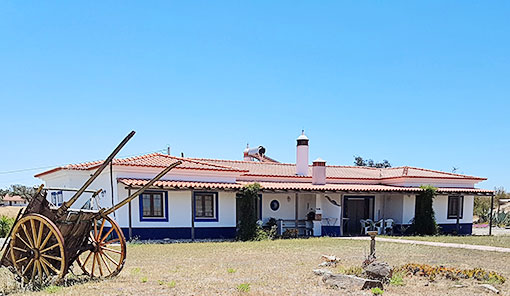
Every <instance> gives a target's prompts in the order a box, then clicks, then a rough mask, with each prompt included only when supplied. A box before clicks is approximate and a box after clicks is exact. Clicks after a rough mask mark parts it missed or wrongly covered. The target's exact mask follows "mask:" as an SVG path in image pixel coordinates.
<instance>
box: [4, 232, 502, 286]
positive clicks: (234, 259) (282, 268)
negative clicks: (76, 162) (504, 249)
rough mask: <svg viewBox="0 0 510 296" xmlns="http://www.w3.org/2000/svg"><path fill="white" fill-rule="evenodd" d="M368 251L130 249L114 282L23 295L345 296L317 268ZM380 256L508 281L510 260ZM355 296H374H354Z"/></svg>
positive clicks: (422, 251) (363, 246)
mask: <svg viewBox="0 0 510 296" xmlns="http://www.w3.org/2000/svg"><path fill="white" fill-rule="evenodd" d="M368 244H369V242H367V241H350V240H337V239H334V238H313V239H299V240H276V241H263V242H247V243H241V242H221V243H182V244H150V245H136V244H134V245H133V244H131V245H129V247H128V255H127V261H126V265H125V267H124V270H123V271H122V272H121V274H120V275H119V276H118V277H116V278H113V279H109V280H104V281H88V282H85V283H81V284H77V285H74V286H70V287H63V288H53V287H52V288H49V289H47V290H46V292H32V293H26V294H28V295H38V294H46V293H47V292H53V293H55V294H56V295H80V296H85V295H232V294H234V295H339V294H341V295H346V293H345V292H344V291H338V290H332V289H327V288H326V287H325V286H324V285H323V284H322V282H320V280H319V277H317V276H315V275H314V274H313V273H312V270H313V269H316V268H317V265H318V264H319V263H320V256H321V255H322V254H331V255H336V256H338V257H340V258H342V265H343V266H345V267H349V266H359V265H360V264H361V262H362V260H363V259H364V257H365V255H366V254H367V252H368ZM377 254H378V258H379V259H382V260H385V261H387V262H389V263H390V264H391V265H394V266H396V265H401V264H405V263H410V262H416V263H427V264H434V265H438V264H441V265H446V266H451V267H457V268H473V267H482V268H485V269H487V270H492V271H497V272H500V273H502V274H503V275H504V276H506V277H507V278H508V277H510V264H509V263H510V254H501V253H495V252H481V251H471V250H462V249H450V248H438V247H428V246H415V245H407V244H396V243H382V242H381V243H378V244H377ZM0 277H3V278H0V283H2V282H4V283H6V284H8V283H9V282H10V281H11V278H10V276H9V275H8V274H7V273H6V272H5V270H0ZM404 281H405V286H403V287H396V286H387V289H386V291H385V293H384V295H463V296H464V295H484V294H485V293H486V292H484V291H482V290H481V289H480V288H478V287H477V286H476V285H477V284H478V283H477V282H475V281H473V280H463V281H462V282H461V283H463V284H465V285H467V287H463V288H455V287H454V285H455V284H458V283H457V282H453V281H450V280H441V281H438V282H433V283H429V282H428V281H427V280H425V279H415V278H413V279H410V278H405V279H404ZM243 284H244V285H243ZM497 287H498V288H499V289H500V290H502V291H503V295H510V293H508V291H510V285H509V283H508V282H507V283H505V284H504V285H499V286H497ZM243 288H244V289H243ZM0 289H1V284H0ZM241 290H244V292H243V291H241ZM0 294H2V293H1V290H0ZM19 294H21V291H19ZM353 295H369V293H367V292H363V293H360V292H356V293H353ZM487 295H489V294H487Z"/></svg>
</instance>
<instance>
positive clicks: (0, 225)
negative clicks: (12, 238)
mask: <svg viewBox="0 0 510 296" xmlns="http://www.w3.org/2000/svg"><path fill="white" fill-rule="evenodd" d="M13 224H14V218H9V217H7V216H0V237H6V236H7V235H8V234H9V231H11V227H12V225H13Z"/></svg>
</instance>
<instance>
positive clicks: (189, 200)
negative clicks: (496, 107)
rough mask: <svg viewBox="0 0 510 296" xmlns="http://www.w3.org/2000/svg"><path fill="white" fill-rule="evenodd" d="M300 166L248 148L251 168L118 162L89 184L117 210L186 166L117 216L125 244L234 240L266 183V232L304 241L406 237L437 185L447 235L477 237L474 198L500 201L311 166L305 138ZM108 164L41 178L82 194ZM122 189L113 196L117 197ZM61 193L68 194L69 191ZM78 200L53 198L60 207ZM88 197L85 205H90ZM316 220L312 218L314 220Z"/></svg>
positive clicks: (433, 181) (449, 180) (429, 175)
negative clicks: (384, 226) (384, 230)
mask: <svg viewBox="0 0 510 296" xmlns="http://www.w3.org/2000/svg"><path fill="white" fill-rule="evenodd" d="M296 146H297V147H296V150H297V151H296V163H279V162H277V161H275V160H274V159H272V158H269V157H267V156H265V151H266V150H265V149H264V147H262V146H259V147H257V148H252V149H250V148H249V147H247V148H246V150H244V155H243V159H244V160H242V161H241V160H224V159H201V158H184V157H175V156H170V155H166V154H160V153H153V154H147V155H142V156H136V157H130V158H123V159H115V160H114V161H113V165H112V167H113V170H112V172H111V173H110V172H109V171H108V170H105V171H104V172H103V173H102V174H101V175H100V176H99V177H98V178H97V179H96V180H95V181H94V182H93V183H92V185H91V186H90V189H93V190H97V189H101V188H102V189H103V190H104V191H103V194H100V195H99V205H100V206H102V207H105V208H106V207H111V206H112V204H115V203H118V202H119V201H121V200H122V199H124V198H125V197H126V196H128V195H129V194H130V193H132V192H134V191H135V190H136V189H137V188H140V187H141V186H143V185H144V184H146V183H147V182H148V180H150V179H151V178H152V177H153V176H155V175H156V174H157V173H158V172H159V171H160V170H162V168H164V167H166V166H169V165H171V164H172V163H175V162H176V161H179V160H180V161H182V164H181V165H179V166H178V167H176V168H175V169H173V170H171V171H170V172H169V173H168V174H167V175H166V176H164V177H163V178H162V179H161V180H160V181H158V182H156V183H155V184H154V186H153V187H151V189H150V190H147V191H146V192H145V193H143V194H142V195H140V196H139V197H137V198H135V199H134V200H133V201H132V202H131V204H130V206H129V207H127V206H126V207H122V208H121V209H119V210H118V211H117V212H116V213H115V216H114V218H115V219H116V221H117V222H118V223H119V225H120V226H121V228H122V229H123V231H124V232H125V234H126V236H128V237H129V234H131V236H133V237H138V238H141V239H164V238H169V239H184V238H192V237H193V238H233V237H235V236H236V229H237V226H238V221H239V217H241V215H242V214H243V213H241V212H240V210H239V209H240V207H239V204H238V199H237V193H238V192H239V190H240V188H241V187H242V186H243V185H245V184H250V183H254V182H257V183H259V184H260V185H261V187H262V191H261V194H260V197H259V199H258V201H257V202H256V207H255V208H256V215H257V216H258V218H259V219H260V220H261V221H262V222H263V223H264V224H265V223H267V222H268V221H269V220H270V219H271V218H274V219H271V221H275V220H276V221H277V225H278V227H279V231H280V233H282V232H284V231H285V230H286V229H289V230H292V231H294V233H295V232H296V231H297V233H298V234H299V235H313V236H326V235H327V236H342V235H359V234H361V233H362V229H363V228H362V224H361V222H363V221H365V220H367V219H370V220H372V221H374V222H376V221H381V220H390V219H391V220H392V221H393V222H394V225H395V227H394V231H395V232H397V233H398V232H399V231H405V229H406V228H407V226H408V225H409V224H410V223H411V221H412V219H413V218H414V213H415V205H416V203H415V200H416V198H417V194H419V193H420V192H421V191H422V189H421V188H420V185H423V184H430V185H433V186H435V187H437V188H438V191H437V192H438V196H437V197H436V198H435V199H434V204H433V208H434V211H435V218H436V221H437V223H438V224H439V226H440V227H441V229H442V231H443V232H445V233H451V232H454V231H458V233H461V234H470V233H471V229H472V223H473V200H474V196H475V195H491V194H492V193H493V192H492V191H490V190H483V189H478V188H475V185H476V184H477V183H479V182H481V181H484V180H486V179H485V178H480V177H474V176H467V175H460V174H453V173H447V172H440V171H435V170H428V169H421V168H415V167H408V166H404V167H394V168H371V167H356V166H337V165H326V161H324V160H322V159H317V160H315V161H313V162H312V165H310V162H309V160H308V159H309V139H308V137H306V135H304V133H303V134H302V135H300V136H299V137H298V138H297V145H296ZM101 163H102V162H101V161H96V162H88V163H81V164H73V165H67V166H64V167H58V168H55V169H52V170H49V171H46V172H43V173H40V174H38V175H36V177H38V178H40V179H42V180H43V181H44V182H45V183H46V186H49V187H67V188H79V187H80V186H81V185H82V184H83V183H84V182H85V181H86V180H87V179H88V178H89V176H90V175H91V173H92V172H93V171H94V170H95V169H97V168H98V167H99V166H100V165H101ZM112 188H113V194H112V192H111V191H112ZM60 194H62V193H60ZM71 194H72V193H67V192H64V194H63V196H62V198H61V200H60V201H55V200H53V201H52V199H54V198H53V197H54V196H55V195H56V194H53V195H50V194H48V200H49V201H50V202H53V203H61V202H62V200H63V201H65V200H68V199H69V198H70V196H71ZM87 198H88V197H87V196H82V197H81V200H79V201H78V202H77V203H76V204H77V205H78V204H80V206H81V204H84V203H85V202H87ZM311 212H313V215H312V213H311Z"/></svg>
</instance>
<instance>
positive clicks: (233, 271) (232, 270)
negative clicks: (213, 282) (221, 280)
mask: <svg viewBox="0 0 510 296" xmlns="http://www.w3.org/2000/svg"><path fill="white" fill-rule="evenodd" d="M227 272H228V273H235V272H236V270H235V268H228V269H227Z"/></svg>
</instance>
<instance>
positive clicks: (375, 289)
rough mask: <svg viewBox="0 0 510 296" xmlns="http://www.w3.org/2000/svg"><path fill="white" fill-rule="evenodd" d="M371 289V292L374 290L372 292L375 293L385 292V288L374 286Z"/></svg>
mask: <svg viewBox="0 0 510 296" xmlns="http://www.w3.org/2000/svg"><path fill="white" fill-rule="evenodd" d="M370 291H371V292H372V294H374V295H382V294H383V293H384V291H383V290H381V288H372V289H371V290H370Z"/></svg>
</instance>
